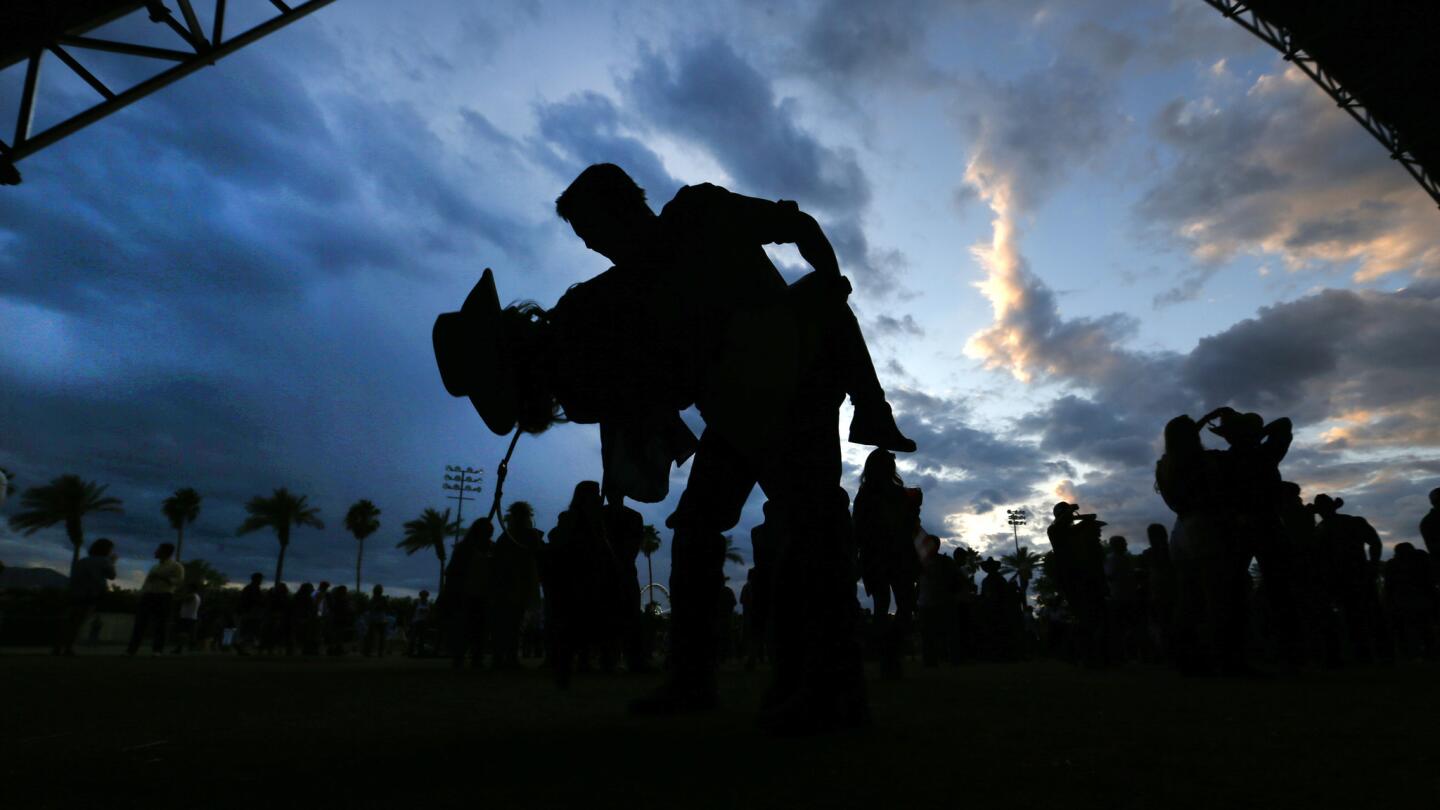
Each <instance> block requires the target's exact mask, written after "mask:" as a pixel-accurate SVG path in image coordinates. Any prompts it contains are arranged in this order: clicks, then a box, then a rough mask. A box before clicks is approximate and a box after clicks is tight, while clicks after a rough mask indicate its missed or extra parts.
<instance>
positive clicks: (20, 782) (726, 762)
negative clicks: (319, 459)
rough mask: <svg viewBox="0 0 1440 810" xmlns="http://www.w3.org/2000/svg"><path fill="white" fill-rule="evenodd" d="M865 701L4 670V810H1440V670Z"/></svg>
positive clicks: (1132, 671)
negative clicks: (834, 718)
mask: <svg viewBox="0 0 1440 810" xmlns="http://www.w3.org/2000/svg"><path fill="white" fill-rule="evenodd" d="M907 675H908V677H907V679H906V680H904V681H901V682H899V683H872V685H871V689H872V691H871V698H872V704H873V707H874V713H875V718H876V722H875V725H874V727H873V728H871V729H868V730H866V731H862V732H854V733H848V734H841V735H835V736H829V737H821V738H809V739H798V740H797V739H767V738H765V737H763V736H761V735H760V734H758V733H757V732H756V731H755V730H754V728H753V709H754V706H755V704H756V702H757V701H758V699H759V696H760V692H761V689H762V688H763V685H764V675H763V673H758V672H757V673H744V672H739V671H733V672H730V671H727V672H726V673H724V676H723V680H722V688H723V692H724V695H723V697H724V699H725V708H724V709H723V710H721V711H719V712H717V713H715V714H712V715H706V716H702V717H691V718H685V719H678V720H669V721H656V720H638V719H632V718H629V717H626V716H625V714H624V712H623V704H624V702H625V700H626V699H628V698H630V697H632V696H634V695H636V694H638V693H639V692H641V691H642V690H643V689H645V688H647V687H648V686H650V685H652V684H653V683H655V682H656V679H655V678H653V677H652V678H638V679H637V678H629V677H625V676H601V675H592V676H589V677H588V678H586V677H582V678H580V679H578V680H577V682H576V684H575V686H574V688H573V690H572V691H571V692H570V693H568V694H560V693H557V692H556V691H555V690H554V689H553V688H552V686H551V684H550V682H549V680H548V679H547V678H546V677H545V676H544V674H543V673H541V672H539V671H526V672H518V673H490V672H470V671H465V672H460V673H455V672H452V671H450V670H449V669H448V668H447V667H446V666H444V665H443V664H440V663H437V662H434V661H411V660H406V659H400V658H390V659H386V660H385V661H383V662H382V661H372V660H368V659H361V658H348V659H339V660H337V659H318V660H295V659H290V660H286V659H283V658H274V659H264V658H248V659H237V658H233V657H221V656H197V657H189V658H161V659H152V658H148V657H137V658H134V659H126V658H123V657H119V656H116V655H113V654H103V655H101V654H92V655H91V656H86V657H79V658H74V659H55V658H50V657H49V656H43V655H14V654H10V655H3V656H0V721H3V725H0V806H3V807H5V808H15V809H16V810H21V809H22V808H43V807H95V808H106V807H135V806H144V807H156V808H158V807H187V808H193V810H203V809H204V808H212V807H240V806H245V807H249V808H254V809H255V810H269V809H270V808H277V807H297V806H305V807H307V808H315V809H316V810H319V809H320V808H329V807H354V806H389V807H397V808H402V807H437V806H462V805H464V806H472V807H477V808H479V807H484V808H492V807H494V808H526V807H621V806H623V807H629V808H646V807H664V808H690V807H744V808H749V807H787V808H801V807H870V808H877V809H878V808H890V807H907V806H908V807H941V806H955V807H974V808H993V807H1037V808H1072V807H1100V806H1103V807H1108V808H1126V807H1134V808H1179V807H1223V806H1227V805H1228V806H1231V807H1260V806H1269V807H1341V806H1347V805H1348V806H1351V807H1386V806H1393V807H1397V808H1399V807H1407V808H1408V807H1436V806H1440V758H1437V751H1440V692H1437V689H1436V681H1437V677H1440V667H1435V666H1413V665H1412V666H1406V667H1400V668H1398V669H1391V670H1356V671H1350V672H1343V673H1336V674H1312V675H1308V676H1303V677H1301V678H1300V679H1298V680H1269V681H1243V682H1242V681H1221V680H1186V679H1181V678H1179V677H1177V676H1173V675H1171V674H1169V673H1168V672H1165V671H1163V670H1156V669H1148V668H1139V667H1133V668H1126V669H1120V670H1115V671H1108V672H1089V671H1085V670H1081V669H1075V668H1071V667H1068V666H1064V665H1060V664H1052V663H1031V664H1016V665H977V666H972V667H967V668H961V669H942V670H938V671H937V670H932V671H923V670H920V669H919V668H912V669H911V670H910V671H909V672H907Z"/></svg>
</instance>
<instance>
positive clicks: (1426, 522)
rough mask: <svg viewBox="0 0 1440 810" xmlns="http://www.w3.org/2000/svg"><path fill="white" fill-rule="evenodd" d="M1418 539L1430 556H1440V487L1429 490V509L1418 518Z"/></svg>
mask: <svg viewBox="0 0 1440 810" xmlns="http://www.w3.org/2000/svg"><path fill="white" fill-rule="evenodd" d="M1420 540H1421V542H1423V543H1424V544H1425V551H1426V552H1428V553H1429V554H1430V556H1431V557H1432V558H1433V557H1437V556H1440V487H1436V488H1435V489H1432V490H1430V511H1429V512H1426V513H1425V517H1423V518H1420Z"/></svg>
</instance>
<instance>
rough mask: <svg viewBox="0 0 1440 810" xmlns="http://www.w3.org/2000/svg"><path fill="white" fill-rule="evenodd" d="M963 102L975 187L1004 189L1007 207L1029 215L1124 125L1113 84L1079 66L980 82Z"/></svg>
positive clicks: (969, 89) (1058, 66)
mask: <svg viewBox="0 0 1440 810" xmlns="http://www.w3.org/2000/svg"><path fill="white" fill-rule="evenodd" d="M964 102H965V111H964V112H963V113H962V116H961V118H962V123H963V124H964V126H965V128H966V129H967V130H968V132H969V134H970V136H971V139H972V141H973V146H972V155H973V161H974V163H973V164H972V167H971V171H972V173H973V177H972V179H971V183H972V185H977V186H980V187H982V188H984V187H987V186H988V187H991V188H994V187H996V186H997V185H1001V184H1003V185H1005V186H1006V187H1007V188H1008V195H1009V196H1008V201H1009V202H1010V203H1011V204H1013V205H1015V206H1017V207H1018V209H1019V210H1021V211H1025V212H1031V211H1034V210H1035V208H1036V207H1038V206H1039V205H1040V204H1041V203H1042V202H1043V201H1044V200H1046V199H1047V198H1048V197H1049V196H1050V194H1051V193H1052V192H1053V191H1054V190H1055V189H1056V188H1057V187H1058V186H1059V185H1060V183H1061V182H1062V181H1064V180H1065V179H1066V178H1068V177H1069V176H1070V175H1071V174H1073V173H1074V172H1075V171H1076V170H1077V169H1079V168H1081V167H1084V166H1087V165H1089V164H1091V163H1092V162H1093V161H1094V160H1095V159H1096V158H1097V157H1098V156H1099V154H1100V153H1101V151H1102V150H1104V149H1105V147H1107V146H1108V145H1109V144H1110V143H1111V142H1112V140H1113V139H1114V137H1115V135H1116V134H1117V132H1118V130H1119V127H1120V124H1121V122H1122V119H1121V116H1120V114H1119V111H1118V110H1116V108H1115V102H1114V98H1113V88H1112V86H1111V85H1110V83H1109V82H1108V81H1106V80H1105V77H1103V76H1102V75H1100V74H1098V73H1096V72H1095V71H1094V70H1091V69H1089V68H1087V67H1085V66H1083V65H1078V64H1074V63H1065V62H1057V63H1056V64H1054V65H1051V66H1049V67H1046V68H1043V69H1041V70H1037V71H1032V72H1030V73H1027V74H1025V75H1023V76H1021V77H1019V78H1017V79H1013V80H998V79H994V78H991V77H988V76H980V77H978V78H977V79H975V80H974V81H973V82H971V83H969V85H968V86H967V87H966V88H965V92H964ZM1061 122H1063V123H1061Z"/></svg>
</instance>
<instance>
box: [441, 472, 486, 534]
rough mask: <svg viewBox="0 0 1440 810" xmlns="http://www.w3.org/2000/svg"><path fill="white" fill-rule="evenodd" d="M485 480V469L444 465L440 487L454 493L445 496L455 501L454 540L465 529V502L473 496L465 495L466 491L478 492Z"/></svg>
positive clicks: (471, 499) (477, 493)
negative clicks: (442, 480)
mask: <svg viewBox="0 0 1440 810" xmlns="http://www.w3.org/2000/svg"><path fill="white" fill-rule="evenodd" d="M484 482H485V471H484V470H483V469H479V468H476V467H458V466H456V465H454V464H446V465H445V483H444V484H442V485H441V486H440V488H441V489H445V490H449V491H451V492H453V493H455V494H453V495H446V496H445V497H446V498H448V499H449V500H452V501H454V502H455V542H456V543H459V542H460V537H461V535H462V534H463V533H464V531H465V502H466V501H473V500H475V499H474V498H469V497H466V493H470V492H473V493H475V494H476V495H479V494H480V487H481V485H482V484H483V483H484Z"/></svg>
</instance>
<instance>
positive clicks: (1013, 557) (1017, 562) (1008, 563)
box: [1000, 547, 1041, 602]
mask: <svg viewBox="0 0 1440 810" xmlns="http://www.w3.org/2000/svg"><path fill="white" fill-rule="evenodd" d="M1040 564H1041V557H1040V555H1039V554H1036V553H1035V552H1034V551H1032V550H1031V549H1029V548H1025V547H1022V548H1019V549H1016V550H1015V552H1014V553H1013V554H1004V555H1001V557H1000V570H1001V571H1003V572H1005V573H1007V574H1014V575H1015V579H1017V580H1019V582H1020V601H1021V602H1025V601H1027V600H1028V599H1029V595H1030V578H1031V577H1033V576H1034V575H1035V572H1036V571H1037V570H1039V568H1040Z"/></svg>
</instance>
